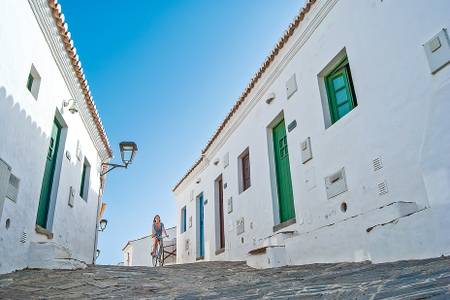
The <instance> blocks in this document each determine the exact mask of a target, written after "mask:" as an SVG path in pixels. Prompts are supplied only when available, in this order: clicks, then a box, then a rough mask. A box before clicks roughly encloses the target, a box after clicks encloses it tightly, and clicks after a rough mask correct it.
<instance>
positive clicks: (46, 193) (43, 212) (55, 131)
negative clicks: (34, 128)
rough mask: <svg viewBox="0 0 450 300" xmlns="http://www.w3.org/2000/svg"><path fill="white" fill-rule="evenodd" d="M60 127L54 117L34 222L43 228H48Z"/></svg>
mask: <svg viewBox="0 0 450 300" xmlns="http://www.w3.org/2000/svg"><path fill="white" fill-rule="evenodd" d="M61 128H62V126H61V124H60V123H59V122H58V121H57V120H56V118H55V119H54V121H53V126H52V133H51V135H50V145H49V147H48V151H47V157H46V163H45V169H44V177H43V179H42V187H41V195H40V198H39V207H38V214H37V218H36V224H37V225H39V226H40V227H42V228H44V229H48V216H49V209H50V197H51V192H52V187H53V183H54V177H55V169H56V162H57V161H58V149H59V144H60V138H61Z"/></svg>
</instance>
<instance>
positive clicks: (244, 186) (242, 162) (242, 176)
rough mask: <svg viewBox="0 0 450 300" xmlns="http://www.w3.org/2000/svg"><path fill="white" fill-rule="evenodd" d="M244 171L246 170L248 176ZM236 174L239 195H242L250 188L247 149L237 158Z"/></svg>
mask: <svg viewBox="0 0 450 300" xmlns="http://www.w3.org/2000/svg"><path fill="white" fill-rule="evenodd" d="M246 166H247V167H246ZM246 170H248V174H247V171H246ZM238 172H239V174H238V175H239V176H238V178H239V193H243V192H245V191H246V190H248V189H249V188H250V187H251V186H252V180H251V174H252V172H251V166H250V148H249V147H247V148H246V149H245V150H244V151H243V152H242V153H241V154H240V155H239V157H238Z"/></svg>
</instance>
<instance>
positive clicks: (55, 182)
mask: <svg viewBox="0 0 450 300" xmlns="http://www.w3.org/2000/svg"><path fill="white" fill-rule="evenodd" d="M60 10H61V7H60V6H59V4H56V0H50V1H47V0H29V1H27V0H5V1H0V45H1V46H0V273H5V272H10V271H13V270H17V269H22V268H25V267H31V268H35V267H62V268H72V267H76V266H82V265H83V264H82V263H80V262H85V263H92V262H93V261H94V257H95V252H96V251H95V250H96V249H95V248H96V236H97V218H98V214H99V207H100V206H101V204H102V203H101V194H102V189H103V182H102V181H103V180H101V179H100V172H101V163H102V162H106V161H108V160H109V159H110V158H111V155H112V152H111V148H110V146H109V144H108V140H107V137H106V134H105V131H104V129H103V127H102V124H101V121H100V118H99V116H98V114H97V111H96V108H95V104H94V102H93V100H92V97H91V92H90V91H89V86H88V83H87V81H86V80H85V77H84V74H83V69H82V68H81V63H80V61H79V60H78V55H77V54H76V49H75V48H74V46H73V42H72V40H71V38H70V33H69V31H68V28H67V24H66V23H64V16H63V15H62V14H61V11H60ZM70 99H74V100H70ZM68 100H70V101H68ZM65 101H68V103H67V104H68V105H67V106H65V105H64V104H63V102H65ZM76 110H78V112H76Z"/></svg>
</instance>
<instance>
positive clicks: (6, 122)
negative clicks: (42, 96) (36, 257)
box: [0, 86, 49, 273]
mask: <svg viewBox="0 0 450 300" xmlns="http://www.w3.org/2000/svg"><path fill="white" fill-rule="evenodd" d="M48 143H49V137H48V136H47V135H46V134H45V133H44V132H43V131H42V130H41V128H40V127H39V126H38V125H37V123H36V122H35V121H33V119H32V118H31V116H29V115H27V113H26V111H25V110H24V109H23V108H21V106H20V105H19V103H17V101H14V97H13V96H12V95H8V93H7V90H6V88H5V87H4V86H0V158H1V159H3V160H4V161H5V162H6V163H7V164H8V165H9V166H10V167H11V172H12V174H14V175H15V176H16V177H18V179H19V180H20V181H19V192H18V196H17V199H16V202H13V201H11V200H9V199H0V258H1V259H0V273H1V272H2V271H4V270H11V269H12V268H20V267H21V266H25V264H26V261H25V259H26V253H27V251H28V246H29V243H28V240H27V237H28V235H29V233H30V232H32V231H34V226H35V225H34V223H35V219H36V214H37V205H38V199H39V192H40V180H35V178H42V176H43V171H44V164H45V158H40V159H38V157H37V156H36V154H37V153H42V152H41V151H45V149H46V148H47V147H48ZM8 219H9V221H7V220H8ZM6 223H8V226H6ZM7 227H8V228H7Z"/></svg>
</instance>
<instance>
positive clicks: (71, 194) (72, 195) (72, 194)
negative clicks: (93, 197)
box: [68, 187, 75, 207]
mask: <svg viewBox="0 0 450 300" xmlns="http://www.w3.org/2000/svg"><path fill="white" fill-rule="evenodd" d="M74 199H75V189H74V188H73V187H70V190H69V202H68V204H69V206H70V207H73V204H74Z"/></svg>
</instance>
